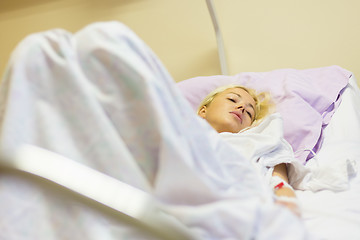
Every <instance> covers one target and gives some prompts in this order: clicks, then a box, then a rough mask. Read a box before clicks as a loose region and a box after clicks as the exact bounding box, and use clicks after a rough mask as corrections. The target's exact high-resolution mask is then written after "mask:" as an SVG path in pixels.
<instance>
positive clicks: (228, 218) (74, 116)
mask: <svg viewBox="0 0 360 240" xmlns="http://www.w3.org/2000/svg"><path fill="white" fill-rule="evenodd" d="M0 113H1V114H0V123H1V128H0V145H1V149H3V150H5V151H16V149H17V148H18V147H20V146H22V145H23V144H32V145H36V146H39V147H42V148H45V149H48V150H50V151H53V152H55V153H59V154H61V155H63V156H65V157H68V158H71V159H73V160H74V161H77V162H79V163H81V164H84V165H86V166H88V167H91V168H93V169H95V170H97V171H100V172H102V173H104V174H107V175H109V176H111V177H113V178H116V179H118V180H119V181H123V182H125V183H128V184H130V185H132V186H135V187H137V188H139V189H142V190H144V191H146V192H148V193H150V194H152V195H153V196H154V197H155V198H156V199H158V200H159V201H161V202H163V203H164V204H166V205H167V206H168V211H169V214H172V215H173V216H174V217H176V218H177V219H179V220H180V221H181V222H182V223H183V224H184V225H185V226H187V227H188V228H189V231H192V232H193V233H194V234H197V236H198V237H199V239H290V238H291V239H305V238H306V237H307V234H306V229H304V225H303V223H302V222H301V221H300V220H299V219H297V218H296V217H295V216H293V215H292V214H291V213H290V212H289V211H288V210H287V209H284V208H281V207H279V206H277V205H275V204H273V202H272V198H271V194H270V193H269V192H268V191H267V190H266V189H267V186H266V184H264V182H263V181H262V179H261V177H260V175H259V174H258V173H257V172H256V171H255V169H254V168H253V166H252V165H251V164H250V162H249V161H248V160H247V159H246V158H245V157H243V156H242V155H241V154H239V153H238V152H237V150H234V149H233V148H232V147H230V146H229V145H228V144H227V143H225V142H224V140H223V139H221V138H220V137H219V135H218V134H217V133H215V132H214V131H213V130H212V129H211V128H210V126H209V125H208V124H206V123H204V122H203V121H202V120H201V119H200V118H199V117H198V116H196V114H195V113H194V112H193V110H192V108H191V107H190V106H189V105H188V103H187V102H186V100H185V99H184V98H183V96H182V95H181V93H180V92H179V90H178V89H177V88H176V86H175V84H174V82H173V80H172V78H171V77H170V76H169V74H168V73H167V71H166V70H165V68H164V67H163V66H162V64H161V63H160V61H159V60H158V59H157V57H156V56H155V55H154V54H153V53H152V52H151V50H150V49H149V48H148V47H147V46H146V45H145V44H144V43H143V42H142V41H141V40H140V39H139V38H138V37H137V36H136V35H135V34H134V33H133V32H132V31H130V30H129V29H128V28H127V27H126V26H124V25H123V24H121V23H118V22H108V23H95V24H92V25H90V26H88V27H86V28H84V29H83V30H81V31H79V32H78V33H76V34H71V33H69V32H66V31H64V30H61V29H55V30H51V31H47V32H43V33H38V34H33V35H31V36H29V37H27V38H26V39H25V40H24V41H22V42H21V43H20V44H19V46H18V47H17V48H16V50H15V51H14V53H13V55H12V57H11V60H10V62H9V66H8V69H7V72H6V74H5V76H4V79H3V81H2V85H1V89H0ZM0 219H1V220H0V239H6V240H15V239H16V240H19V239H34V240H35V239H36V240H39V239H46V240H55V239H71V240H80V239H81V240H83V239H87V240H90V239H94V240H95V239H96V240H98V239H102V240H105V239H109V240H110V239H111V240H113V239H150V237H149V236H147V235H146V234H144V233H143V232H141V231H139V229H137V228H136V227H135V226H133V225H131V224H128V223H124V222H121V221H119V219H115V218H113V217H112V216H111V214H109V212H107V211H103V210H102V209H101V208H96V207H94V206H93V205H92V204H89V203H88V202H86V201H84V199H81V198H79V197H77V196H75V195H72V194H65V192H64V190H63V189H61V188H59V187H58V186H56V185H55V184H49V183H47V182H46V181H44V180H39V179H35V178H31V177H26V176H23V175H19V174H15V173H11V172H3V173H2V174H0ZM285 226H286V227H285Z"/></svg>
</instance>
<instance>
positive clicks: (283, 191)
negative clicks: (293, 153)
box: [272, 163, 296, 197]
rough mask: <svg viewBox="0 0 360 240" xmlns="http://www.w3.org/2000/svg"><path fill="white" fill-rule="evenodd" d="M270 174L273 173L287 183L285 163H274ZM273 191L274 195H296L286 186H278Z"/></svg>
mask: <svg viewBox="0 0 360 240" xmlns="http://www.w3.org/2000/svg"><path fill="white" fill-rule="evenodd" d="M272 175H273V177H275V176H277V177H279V178H281V179H282V180H284V182H286V183H289V179H288V175H287V168H286V163H281V164H278V165H276V166H275V167H274V171H273V174H272ZM274 191H275V195H276V196H278V197H281V196H284V197H296V195H295V192H294V190H293V189H291V188H288V187H286V186H284V187H282V188H279V189H274Z"/></svg>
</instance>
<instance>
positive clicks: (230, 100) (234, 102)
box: [228, 98, 236, 103]
mask: <svg viewBox="0 0 360 240" xmlns="http://www.w3.org/2000/svg"><path fill="white" fill-rule="evenodd" d="M228 100H230V101H232V102H233V103H236V101H235V100H234V99H232V98H228Z"/></svg>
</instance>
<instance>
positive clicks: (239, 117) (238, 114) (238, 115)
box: [230, 111, 242, 123]
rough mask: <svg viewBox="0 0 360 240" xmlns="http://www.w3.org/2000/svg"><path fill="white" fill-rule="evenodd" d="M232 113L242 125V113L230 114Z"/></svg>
mask: <svg viewBox="0 0 360 240" xmlns="http://www.w3.org/2000/svg"><path fill="white" fill-rule="evenodd" d="M230 113H231V114H233V115H235V116H236V117H237V118H238V119H239V121H240V123H242V118H241V114H240V113H238V112H235V111H233V112H230Z"/></svg>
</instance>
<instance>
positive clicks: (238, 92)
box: [223, 87, 255, 101]
mask: <svg viewBox="0 0 360 240" xmlns="http://www.w3.org/2000/svg"><path fill="white" fill-rule="evenodd" d="M230 93H232V94H235V95H240V96H241V97H242V98H250V99H253V100H254V98H253V97H252V96H251V95H250V93H248V91H246V90H245V89H242V88H238V87H234V88H228V89H226V90H225V91H223V94H230ZM254 101H255V100H254Z"/></svg>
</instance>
